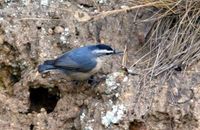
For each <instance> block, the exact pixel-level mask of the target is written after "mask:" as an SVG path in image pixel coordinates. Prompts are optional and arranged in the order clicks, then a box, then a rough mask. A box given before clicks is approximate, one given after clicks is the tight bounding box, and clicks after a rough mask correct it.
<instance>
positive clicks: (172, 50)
mask: <svg viewBox="0 0 200 130" xmlns="http://www.w3.org/2000/svg"><path fill="white" fill-rule="evenodd" d="M130 2H131V3H132V5H133V6H131V7H127V8H123V9H116V10H111V11H106V12H102V13H100V14H98V15H95V16H92V17H91V19H90V20H98V19H101V18H105V17H107V16H110V15H114V14H119V13H124V12H127V11H130V10H134V9H138V8H148V7H152V6H153V7H155V8H157V9H158V10H159V11H158V12H155V15H154V16H153V17H151V18H149V19H146V21H148V20H155V19H156V20H155V21H156V22H155V23H154V25H153V27H152V29H151V30H150V31H149V33H148V35H147V36H146V38H145V40H146V43H145V46H148V48H149V52H148V53H147V54H145V55H144V56H142V57H141V58H140V59H139V60H138V61H137V62H136V63H133V65H132V66H131V67H130V68H132V67H133V66H134V65H141V64H143V65H144V66H146V65H148V66H147V68H146V69H144V71H145V75H148V76H149V74H150V77H154V76H158V75H160V74H163V73H165V75H168V76H169V75H171V73H172V72H174V69H185V68H186V67H187V66H190V65H191V64H193V63H194V62H196V61H198V60H199V58H200V35H199V34H200V26H199V25H200V10H199V9H200V1H199V0H138V1H136V0H131V1H129V3H130ZM141 51H142V49H141ZM123 63H124V61H123Z"/></svg>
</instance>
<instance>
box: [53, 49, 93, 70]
mask: <svg viewBox="0 0 200 130" xmlns="http://www.w3.org/2000/svg"><path fill="white" fill-rule="evenodd" d="M96 64H97V63H96V60H95V57H94V56H93V55H92V53H91V51H90V50H88V48H87V47H82V48H77V49H73V50H71V51H69V52H66V53H64V54H63V55H62V56H60V57H58V58H57V59H56V60H55V64H54V66H56V67H58V68H61V69H64V70H66V71H80V72H87V71H90V70H92V69H93V68H94V67H95V66H96Z"/></svg>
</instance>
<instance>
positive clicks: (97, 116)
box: [0, 0, 200, 130]
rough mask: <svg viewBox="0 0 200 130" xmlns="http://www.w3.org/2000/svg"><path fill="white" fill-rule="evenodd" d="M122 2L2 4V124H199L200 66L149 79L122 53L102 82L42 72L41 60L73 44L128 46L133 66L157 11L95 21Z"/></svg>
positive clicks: (113, 129)
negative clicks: (164, 78) (128, 69)
mask: <svg viewBox="0 0 200 130" xmlns="http://www.w3.org/2000/svg"><path fill="white" fill-rule="evenodd" d="M129 4H131V2H130V1H129V2H128V1H114V0H96V1H95V0H88V1H85V0H83V1H82V0H76V1H62V0H61V1H56V0H49V1H48V0H41V1H29V0H22V1H2V2H0V8H1V9H0V10H1V11H0V63H1V64H0V72H1V73H0V106H1V107H0V128H1V129H15V130H16V129H26V130H27V129H30V130H42V129H44V130H47V129H48V130H55V129H67V130H68V129H69V130H71V129H73V130H76V129H77V130H80V129H83V130H93V129H94V130H95V129H97V130H106V129H110V130H118V129H119V130H121V129H127V130H149V129H152V130H160V129H162V130H172V129H177V130H183V129H192V130H193V129H194V130H195V129H196V130H197V129H200V128H199V125H198V124H199V117H200V111H199V107H200V106H199V102H200V100H199V98H200V90H199V79H200V75H199V74H198V70H199V68H200V67H199V65H198V64H197V65H194V66H192V67H191V68H190V69H189V70H188V71H187V73H181V72H178V71H177V72H176V73H174V74H173V75H172V76H171V77H170V80H168V82H163V81H161V79H160V78H155V79H152V81H151V82H150V83H148V84H145V83H144V77H143V75H142V74H141V73H142V71H140V70H141V69H142V68H143V66H136V67H135V68H134V71H136V72H137V73H138V74H136V75H132V74H128V73H126V72H125V71H123V70H121V69H120V68H121V63H122V56H115V57H113V58H110V59H109V60H108V61H107V62H106V63H105V65H104V67H103V68H102V70H101V72H100V73H99V74H97V75H96V77H97V78H99V77H106V78H105V80H102V81H101V82H99V83H98V84H97V85H95V86H93V85H91V84H90V83H88V82H83V83H78V84H75V83H74V82H69V81H66V79H65V77H64V76H63V75H62V74H59V73H50V74H49V75H46V76H44V77H43V76H42V75H40V74H38V73H37V66H38V65H39V64H40V63H42V62H43V61H44V60H47V59H51V58H55V57H56V56H58V55H60V54H62V53H63V52H65V51H68V50H70V49H72V48H76V47H80V46H81V45H86V44H95V43H97V42H102V43H106V44H109V45H111V46H112V47H114V48H117V49H119V50H124V48H125V46H127V48H128V52H127V53H128V57H127V59H126V62H127V63H126V65H127V66H131V65H132V64H133V63H135V62H136V61H137V60H138V59H139V58H140V57H141V56H142V55H143V54H145V53H147V52H148V49H144V50H142V51H138V50H141V47H142V46H143V44H144V41H145V36H146V35H147V33H148V31H149V30H150V28H151V26H152V25H153V22H152V21H149V22H141V21H142V20H144V19H146V18H148V17H150V16H151V15H153V10H152V9H151V8H148V9H144V8H143V9H136V10H131V11H128V12H122V13H119V14H116V15H111V16H108V17H105V18H102V19H101V18H99V19H94V20H90V19H91V16H94V15H95V14H98V12H100V11H107V10H110V9H120V8H126V7H127V6H128V5H129Z"/></svg>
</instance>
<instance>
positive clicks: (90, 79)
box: [88, 76, 105, 87]
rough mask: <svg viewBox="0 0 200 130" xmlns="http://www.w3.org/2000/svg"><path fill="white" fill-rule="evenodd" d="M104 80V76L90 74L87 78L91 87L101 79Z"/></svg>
mask: <svg viewBox="0 0 200 130" xmlns="http://www.w3.org/2000/svg"><path fill="white" fill-rule="evenodd" d="M104 80H105V77H101V78H99V77H94V76H91V77H90V78H89V79H88V84H90V85H91V86H93V87H96V86H97V85H98V84H99V83H100V82H101V81H104Z"/></svg>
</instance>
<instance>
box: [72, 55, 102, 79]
mask: <svg viewBox="0 0 200 130" xmlns="http://www.w3.org/2000/svg"><path fill="white" fill-rule="evenodd" d="M96 61H97V64H96V66H95V67H94V68H93V69H92V70H90V71H89V72H74V73H71V74H70V77H71V78H72V79H74V80H86V79H89V78H90V77H91V76H92V75H94V74H95V73H97V72H98V71H99V70H100V69H101V66H102V63H103V60H102V59H100V58H97V59H96Z"/></svg>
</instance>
